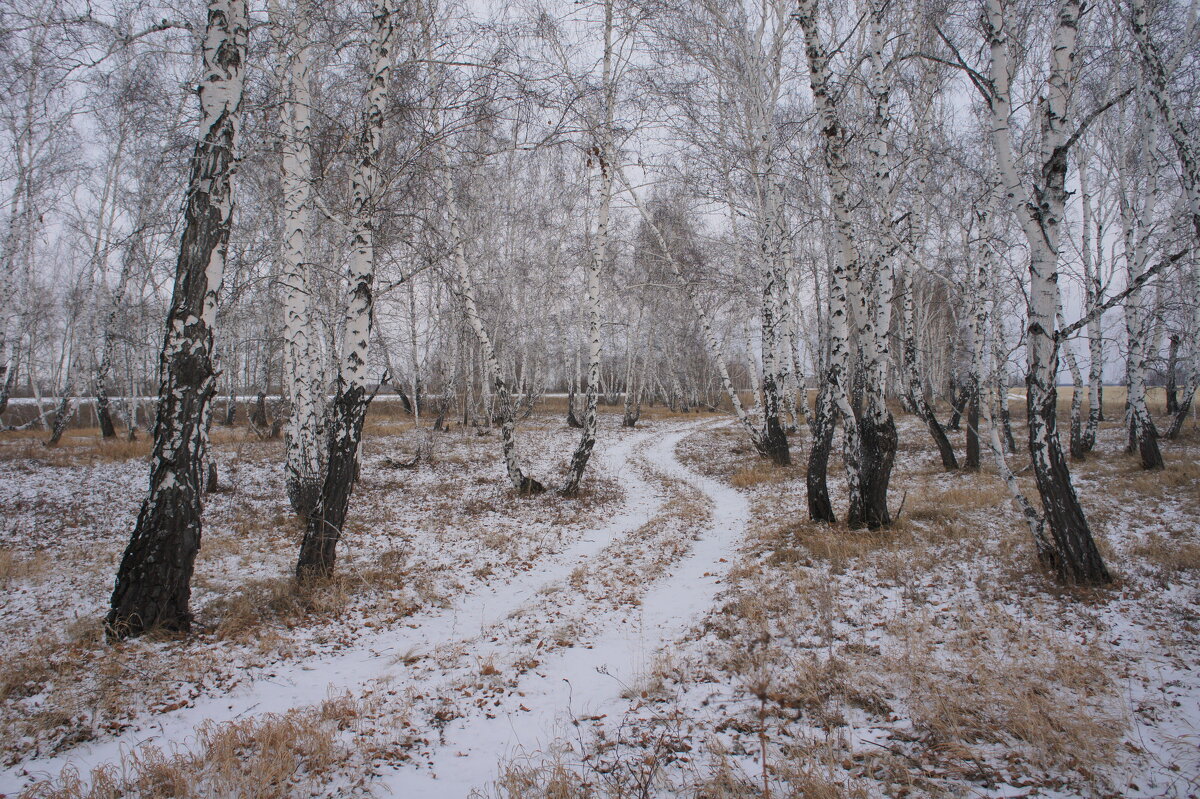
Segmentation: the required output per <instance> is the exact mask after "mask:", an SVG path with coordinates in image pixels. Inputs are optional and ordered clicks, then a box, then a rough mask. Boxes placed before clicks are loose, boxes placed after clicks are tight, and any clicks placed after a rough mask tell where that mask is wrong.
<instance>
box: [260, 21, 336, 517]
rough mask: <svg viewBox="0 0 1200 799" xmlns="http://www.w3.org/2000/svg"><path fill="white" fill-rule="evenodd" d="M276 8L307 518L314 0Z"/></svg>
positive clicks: (310, 503) (297, 430)
mask: <svg viewBox="0 0 1200 799" xmlns="http://www.w3.org/2000/svg"><path fill="white" fill-rule="evenodd" d="M270 11H271V15H272V17H273V19H272V27H273V30H274V32H275V33H274V37H275V41H276V49H277V58H278V59H279V69H278V82H279V90H280V94H281V95H282V97H283V102H282V103H281V104H280V107H279V115H280V129H281V130H282V132H283V158H282V163H281V169H282V181H281V182H282V186H283V206H284V221H283V241H282V247H281V249H282V260H283V264H282V267H283V268H282V283H283V287H284V302H283V317H284V318H283V328H284V346H283V369H284V385H285V386H286V388H285V391H286V392H287V401H288V405H289V409H290V413H289V414H288V421H287V433H286V438H285V440H286V451H287V465H286V467H285V469H286V474H287V478H286V479H287V492H288V499H289V501H290V502H291V505H292V510H294V511H295V512H296V513H297V514H298V515H299V516H300V517H301V518H304V519H307V518H308V517H309V516H310V515H311V514H312V513H313V511H314V510H315V509H316V506H317V502H318V501H319V499H320V492H321V482H322V471H323V463H322V452H321V439H322V436H321V432H322V430H321V428H322V423H321V422H322V418H323V408H322V405H323V404H324V403H323V400H324V393H325V392H324V390H323V388H324V387H323V386H322V381H321V350H320V347H319V346H318V342H317V340H316V330H315V325H314V324H313V322H314V311H313V296H312V285H311V282H312V281H311V276H310V270H311V263H310V258H309V252H308V249H309V244H308V242H309V236H310V235H311V232H312V227H311V226H312V144H311V132H312V127H311V122H310V119H311V104H312V91H311V87H310V82H311V77H310V72H311V63H312V46H311V44H310V42H309V28H310V8H309V6H308V0H296V4H295V6H294V8H293V9H292V11H293V13H292V14H291V15H290V19H288V18H287V17H285V15H284V11H283V9H282V8H281V7H280V4H279V2H278V0H272V2H271V5H270ZM289 23H290V24H289ZM289 34H290V35H289ZM289 40H290V41H289Z"/></svg>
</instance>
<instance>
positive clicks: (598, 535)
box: [0, 429, 669, 794]
mask: <svg viewBox="0 0 1200 799" xmlns="http://www.w3.org/2000/svg"><path fill="white" fill-rule="evenodd" d="M661 435H662V434H661V433H657V432H656V431H653V430H644V429H643V430H640V431H634V432H631V433H627V434H625V435H623V436H622V437H621V438H619V439H617V441H616V442H615V443H614V445H613V446H611V447H605V448H603V449H600V448H598V449H597V451H596V456H597V457H598V458H599V459H600V460H601V461H602V462H603V463H604V464H605V466H606V467H607V469H608V471H610V472H611V473H612V474H614V475H615V476H616V477H617V479H618V480H619V482H620V483H621V485H622V487H623V488H624V490H625V503H624V505H623V509H622V511H621V512H620V513H618V514H617V515H616V516H614V517H612V519H611V520H609V522H608V523H607V524H605V525H603V526H601V527H598V528H596V529H594V530H590V531H586V532H584V533H583V534H582V535H581V536H580V538H579V539H578V540H576V541H575V542H574V543H573V544H571V545H570V546H569V547H567V548H566V549H565V550H564V551H563V552H561V553H559V554H557V555H554V556H550V557H547V558H544V559H543V560H542V561H540V562H539V563H538V565H537V566H535V567H534V568H532V569H530V570H529V571H526V572H520V573H518V574H517V575H515V576H514V577H513V578H512V579H510V580H509V581H508V582H506V583H502V584H498V585H486V586H483V587H481V588H480V589H479V590H477V591H474V592H472V593H469V594H465V595H461V596H459V597H458V598H457V599H456V600H455V602H454V603H453V605H452V606H451V607H450V608H448V609H446V608H431V609H428V610H425V611H420V612H418V613H416V614H414V615H413V616H411V617H409V618H408V619H406V620H405V622H404V626H403V627H400V628H398V629H397V628H392V629H388V630H384V631H380V632H378V633H371V634H368V635H364V636H362V637H360V638H359V639H358V640H357V641H355V643H354V644H353V645H352V646H350V647H349V648H347V649H344V650H341V651H339V652H336V653H331V654H326V655H318V656H315V657H309V658H304V659H301V660H297V661H293V662H288V663H284V664H277V665H275V666H274V667H273V668H271V673H270V675H269V676H266V677H262V676H259V677H255V676H254V675H247V680H246V681H245V682H244V683H242V684H241V685H239V686H238V687H237V688H235V689H234V690H233V691H230V692H228V693H220V694H211V695H210V694H205V695H202V696H200V697H198V698H197V699H196V700H195V701H194V702H193V703H192V704H191V705H189V706H187V707H184V708H180V709H178V710H174V711H170V712H167V713H163V714H159V715H156V716H153V717H142V718H141V719H139V720H140V721H141V722H142V723H143V724H144V726H142V727H140V728H137V729H133V728H131V729H130V730H127V731H126V732H124V733H122V734H120V735H117V736H115V737H113V738H108V739H105V740H102V741H98V742H95V743H90V744H82V745H80V746H77V747H74V748H72V749H71V750H69V751H66V752H64V753H62V754H61V755H56V756H52V757H43V758H32V759H28V760H25V761H23V762H20V763H18V764H16V765H14V766H12V767H10V768H4V769H2V770H0V794H3V793H6V792H14V793H15V792H19V791H20V790H21V789H22V788H23V787H24V786H25V785H27V784H28V783H29V782H30V781H31V777H30V775H33V776H35V777H38V778H45V777H54V776H57V775H58V774H59V773H60V772H61V771H62V770H63V768H64V767H66V766H71V767H73V768H75V769H76V770H77V771H78V772H79V774H80V775H82V776H83V778H84V779H86V778H87V775H88V774H90V772H91V770H92V769H93V768H95V767H96V766H99V765H102V764H105V763H119V762H121V761H123V760H125V759H127V757H128V755H129V753H130V752H132V751H134V750H136V749H137V748H139V747H141V746H144V745H154V746H158V747H160V748H163V749H166V750H170V748H171V747H172V746H186V745H188V744H190V743H192V742H193V741H194V740H195V736H196V728H197V727H199V726H200V725H201V724H203V723H205V722H209V721H213V722H218V723H219V722H223V721H229V720H232V719H240V718H245V717H252V716H254V715H261V714H265V713H281V712H285V711H287V710H290V709H292V708H299V707H306V706H311V705H317V704H319V703H321V702H322V701H324V700H325V699H327V698H329V697H330V696H331V695H334V694H341V693H345V692H350V693H352V694H355V695H359V694H362V693H363V692H364V691H366V690H368V689H369V688H370V687H371V686H373V685H376V684H381V683H390V684H391V685H393V686H395V685H397V684H401V685H402V684H405V683H409V682H411V680H410V679H409V677H411V676H414V675H410V674H407V672H408V671H410V670H409V669H408V668H407V667H406V666H403V665H400V661H401V660H404V659H407V656H408V655H410V654H412V653H425V652H430V651H433V650H435V649H437V648H443V647H450V646H453V645H455V644H461V643H466V642H469V641H471V640H472V639H474V638H475V637H476V636H478V635H479V633H481V632H482V631H483V630H485V629H487V628H488V627H489V626H491V625H493V624H495V623H497V622H499V621H501V620H503V619H504V618H506V617H507V616H508V615H509V614H510V613H512V612H513V611H515V610H517V609H518V608H520V607H521V606H523V605H525V604H527V603H528V602H530V601H531V600H533V599H535V598H536V597H537V596H538V592H539V591H540V590H541V589H542V588H543V587H545V586H547V585H553V584H556V583H559V582H561V581H562V580H563V579H565V578H566V576H567V575H569V574H570V573H571V571H572V570H573V569H575V568H576V567H577V566H578V565H579V564H580V563H583V562H586V561H587V560H588V559H590V558H592V557H593V556H595V555H596V554H597V553H598V552H600V551H601V550H602V549H604V547H605V546H607V545H608V544H609V543H610V542H611V541H613V540H614V539H617V538H619V537H620V536H622V535H625V534H627V533H628V532H630V531H632V530H636V529H638V528H639V527H640V526H641V525H642V524H643V523H644V522H645V520H646V519H648V518H650V517H652V516H653V515H654V514H655V513H657V512H658V510H659V508H661V506H662V504H663V502H664V501H665V498H664V496H663V494H662V492H661V491H660V490H659V489H658V488H657V487H656V486H655V485H653V484H651V483H650V482H649V481H647V480H645V479H644V478H643V477H641V476H640V475H639V474H637V473H636V471H635V470H634V469H633V468H632V463H633V461H634V458H635V457H636V456H637V452H638V451H639V450H640V449H642V448H644V447H645V446H647V445H648V444H651V443H653V442H654V440H655V438H656V437H659V436H661ZM668 435H669V434H668Z"/></svg>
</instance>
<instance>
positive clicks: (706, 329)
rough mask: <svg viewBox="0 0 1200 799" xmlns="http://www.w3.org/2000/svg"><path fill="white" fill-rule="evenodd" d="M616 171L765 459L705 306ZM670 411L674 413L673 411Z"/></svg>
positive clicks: (622, 173)
mask: <svg viewBox="0 0 1200 799" xmlns="http://www.w3.org/2000/svg"><path fill="white" fill-rule="evenodd" d="M616 170H617V175H618V176H619V177H620V178H621V182H622V183H623V184H624V185H625V189H626V191H628V192H629V196H630V199H632V200H633V204H634V207H636V208H637V210H638V214H639V215H640V216H641V218H642V220H643V221H644V222H645V223H646V227H648V228H649V229H650V232H651V233H653V234H654V238H655V241H657V242H658V246H659V249H660V250H662V257H663V258H664V259H665V260H666V262H667V266H668V267H669V268H670V270H671V274H673V275H674V276H675V279H676V280H678V281H679V282H680V284H681V285H682V287H683V290H684V292H685V293H686V294H687V297H688V302H689V303H690V304H691V306H692V311H693V312H694V313H695V314H696V319H697V320H698V321H699V322H700V332H701V338H702V340H703V341H704V349H705V350H706V351H707V352H708V357H710V358H712V359H713V362H714V363H715V364H716V366H717V375H718V376H719V377H720V378H721V386H722V388H724V389H725V394H726V396H728V397H729V403H730V405H732V406H733V413H734V415H735V416H737V419H738V421H739V422H741V424H742V427H743V428H744V429H745V431H746V433H747V435H749V437H750V443H751V444H753V445H754V448H755V449H756V450H757V451H758V452H759V454H761V455H763V456H766V452H764V450H763V445H762V435H761V434H760V432H759V430H758V429H757V428H756V427H755V426H754V422H753V421H752V420H751V419H750V416H749V414H747V413H746V408H745V407H744V406H743V405H742V398H741V397H740V396H738V393H737V390H736V388H735V387H734V385H733V379H732V378H731V377H730V376H729V364H728V362H726V360H725V354H724V353H723V352H722V351H721V345H720V343H719V342H718V341H717V335H716V333H714V332H713V326H712V320H711V319H710V318H709V315H708V311H706V310H705V309H704V305H703V304H702V303H701V302H700V298H699V297H698V296H696V291H695V289H693V288H692V286H691V284H690V283H688V281H687V279H686V277H685V276H684V274H683V269H682V267H680V265H679V262H678V261H677V260H675V257H674V256H673V255H672V254H671V248H670V245H668V244H667V239H666V236H664V235H663V232H662V229H661V228H659V226H658V225H657V224H656V223H655V222H654V218H653V217H652V216H651V215H650V212H649V211H648V210H647V209H646V206H645V204H644V203H643V202H642V199H641V197H640V196H639V195H638V193H637V191H636V190H635V189H634V187H633V184H632V183H630V182H629V178H628V177H626V175H625V171H624V170H623V169H622V168H621V166H620V165H619V164H618V165H616ZM672 379H673V380H675V381H676V382H678V380H677V378H676V377H675V376H674V373H672ZM668 396H669V395H668ZM671 410H674V408H672V409H671Z"/></svg>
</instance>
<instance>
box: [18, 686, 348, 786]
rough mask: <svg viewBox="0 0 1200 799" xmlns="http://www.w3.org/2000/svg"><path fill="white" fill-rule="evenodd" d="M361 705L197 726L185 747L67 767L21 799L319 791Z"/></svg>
mask: <svg viewBox="0 0 1200 799" xmlns="http://www.w3.org/2000/svg"><path fill="white" fill-rule="evenodd" d="M369 710H370V708H369V707H368V706H366V705H364V704H362V703H361V702H358V701H355V700H353V699H350V698H349V697H341V698H334V699H329V700H326V701H325V702H323V703H322V704H321V705H320V706H319V707H317V708H313V709H305V710H293V711H289V712H288V713H283V714H273V713H269V714H266V715H264V716H261V717H258V718H255V719H247V720H243V721H231V722H226V723H223V724H214V723H207V724H205V725H203V726H201V727H200V729H199V730H198V731H197V736H196V743H195V746H194V748H193V749H192V750H191V751H179V752H173V753H169V754H168V753H165V752H163V751H162V750H161V749H159V748H157V747H154V746H145V747H142V748H140V749H137V750H135V751H134V752H132V753H131V754H130V755H129V756H128V757H127V759H126V760H125V761H124V762H123V763H122V765H121V766H120V768H118V767H116V766H111V765H109V766H102V767H100V768H98V769H96V770H95V771H93V772H92V773H91V775H90V776H89V779H88V780H86V781H85V780H84V779H82V778H81V777H80V775H79V774H78V772H76V771H73V770H71V769H69V768H68V769H67V770H66V771H64V772H63V774H62V775H61V776H60V777H59V778H58V779H56V780H51V781H45V782H39V783H37V784H35V785H32V786H31V787H29V788H28V789H27V790H26V791H25V792H23V793H22V794H21V797H23V799H117V798H118V797H125V796H138V797H140V798H141V799H160V798H161V799H167V798H168V797H170V798H171V799H190V798H191V797H196V798H197V799H199V798H200V797H210V796H237V797H245V799H276V798H277V797H287V796H295V795H297V794H298V793H300V792H302V791H303V792H305V793H308V792H312V795H319V794H320V793H321V792H323V791H322V789H323V788H324V786H326V785H327V784H328V782H329V780H330V779H331V778H332V775H333V772H334V769H335V767H336V766H338V765H340V764H341V763H343V762H344V761H345V760H347V759H348V758H349V757H351V756H352V752H351V751H350V750H349V748H348V747H347V746H346V745H345V744H344V743H341V742H340V741H339V736H338V733H339V731H342V730H346V729H349V728H351V727H353V726H354V725H355V724H356V723H357V722H358V720H359V719H361V718H363V717H364V716H365V715H367V713H369Z"/></svg>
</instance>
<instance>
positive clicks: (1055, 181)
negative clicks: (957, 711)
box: [984, 0, 1111, 584]
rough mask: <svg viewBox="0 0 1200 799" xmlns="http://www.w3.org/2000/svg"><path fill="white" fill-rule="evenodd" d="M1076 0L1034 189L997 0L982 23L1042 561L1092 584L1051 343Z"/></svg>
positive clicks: (1096, 561)
mask: <svg viewBox="0 0 1200 799" xmlns="http://www.w3.org/2000/svg"><path fill="white" fill-rule="evenodd" d="M1080 12H1081V6H1080V2H1079V0H1063V2H1062V3H1060V5H1059V7H1058V14H1057V20H1056V24H1055V29H1054V34H1053V46H1052V48H1051V55H1050V62H1051V63H1050V74H1049V77H1048V78H1047V81H1046V84H1047V85H1046V99H1045V100H1043V102H1042V103H1041V116H1042V119H1041V139H1042V142H1041V164H1040V169H1039V175H1038V180H1037V181H1036V182H1035V184H1034V186H1033V187H1032V191H1026V189H1025V187H1024V186H1022V185H1021V179H1020V177H1019V175H1018V172H1017V168H1016V163H1015V161H1014V157H1013V150H1012V139H1011V132H1010V129H1009V124H1010V114H1011V103H1010V99H1009V93H1008V91H1009V88H1008V87H1009V52H1008V40H1007V34H1006V32H1005V22H1006V21H1005V19H1004V12H1003V9H1002V6H1001V2H1000V0H987V8H986V13H985V15H984V22H985V25H986V27H987V33H988V45H989V47H990V49H991V55H992V64H991V73H992V74H991V79H992V80H991V84H992V85H991V94H990V106H991V112H992V142H993V148H994V150H995V152H996V161H997V166H998V170H999V177H1000V180H1001V183H1002V184H1003V187H1004V189H1003V194H1004V198H1005V200H1006V201H1007V202H1008V203H1009V205H1010V209H1011V210H1012V212H1013V214H1014V215H1015V216H1017V218H1018V219H1019V220H1020V222H1021V227H1022V231H1023V232H1024V234H1025V239H1026V241H1027V243H1028V245H1029V252H1030V259H1029V294H1028V301H1027V304H1026V317H1027V319H1026V328H1025V332H1026V339H1025V350H1026V357H1027V359H1028V371H1027V374H1026V379H1025V388H1026V398H1027V399H1026V413H1027V419H1028V423H1029V452H1030V459H1031V463H1032V466H1033V472H1034V479H1035V481H1036V482H1037V486H1038V493H1039V494H1040V495H1041V500H1042V507H1043V511H1044V514H1045V517H1044V518H1045V521H1046V525H1047V526H1048V527H1049V528H1050V536H1051V538H1052V539H1053V541H1054V545H1055V551H1054V552H1053V554H1052V555H1046V554H1045V553H1042V555H1041V557H1042V559H1043V561H1046V562H1047V565H1049V566H1051V567H1052V568H1053V569H1054V570H1055V571H1056V572H1057V573H1058V575H1059V577H1060V578H1061V579H1062V580H1064V581H1065V582H1070V583H1078V584H1099V583H1107V582H1109V581H1110V580H1111V577H1110V576H1109V573H1108V570H1107V569H1106V568H1105V566H1104V561H1103V559H1102V558H1101V557H1100V552H1099V550H1098V549H1097V548H1096V543H1095V541H1094V540H1093V538H1092V532H1091V529H1090V528H1089V527H1088V523H1087V519H1086V518H1085V516H1084V514H1083V509H1082V508H1081V507H1080V505H1079V499H1078V497H1077V496H1076V495H1075V489H1074V487H1073V486H1072V485H1071V473H1070V470H1069V469H1068V468H1067V461H1066V458H1065V457H1064V456H1063V452H1062V447H1061V445H1060V444H1059V439H1058V432H1057V429H1056V414H1057V400H1058V395H1057V391H1056V390H1055V377H1056V375H1057V374H1058V345H1059V341H1058V339H1057V335H1056V332H1055V327H1054V322H1055V315H1056V311H1057V308H1058V302H1059V295H1058V258H1059V253H1058V245H1059V237H1060V231H1061V224H1062V220H1063V213H1064V206H1065V204H1066V197H1067V192H1066V175H1067V147H1068V139H1067V133H1066V128H1067V119H1066V113H1067V104H1068V98H1069V97H1070V93H1071V88H1072V84H1073V79H1074V69H1073V63H1074V57H1075V45H1076V36H1077V33H1078V26H1079V15H1080Z"/></svg>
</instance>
